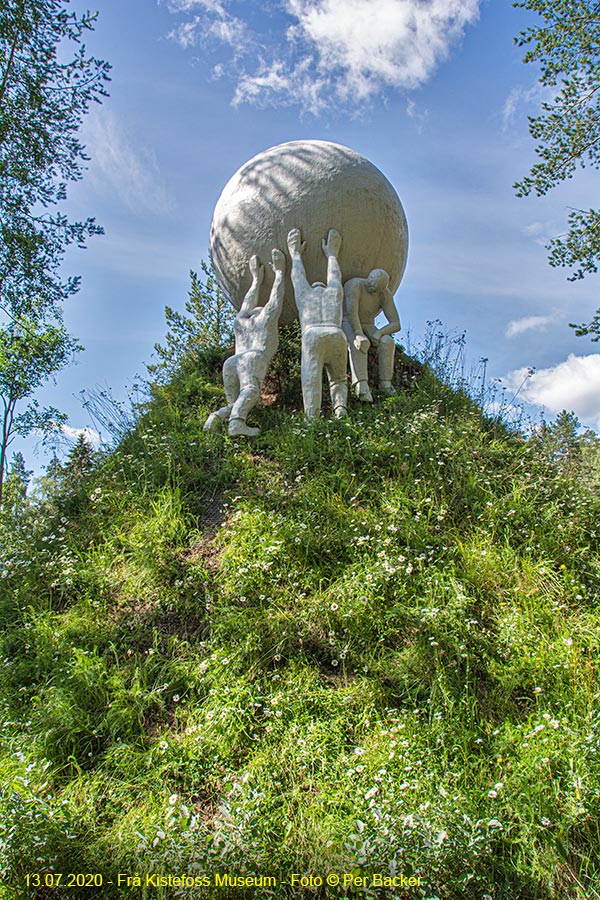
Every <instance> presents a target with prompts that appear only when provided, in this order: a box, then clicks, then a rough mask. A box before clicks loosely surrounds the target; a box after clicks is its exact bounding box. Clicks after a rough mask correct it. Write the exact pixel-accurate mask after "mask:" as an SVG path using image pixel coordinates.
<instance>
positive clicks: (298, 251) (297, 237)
mask: <svg viewBox="0 0 600 900" xmlns="http://www.w3.org/2000/svg"><path fill="white" fill-rule="evenodd" d="M287 245H288V250H289V251H290V256H295V255H298V256H302V254H303V253H304V251H305V250H306V244H305V243H302V236H301V234H300V229H299V228H292V230H291V231H290V232H289V234H288V236H287Z"/></svg>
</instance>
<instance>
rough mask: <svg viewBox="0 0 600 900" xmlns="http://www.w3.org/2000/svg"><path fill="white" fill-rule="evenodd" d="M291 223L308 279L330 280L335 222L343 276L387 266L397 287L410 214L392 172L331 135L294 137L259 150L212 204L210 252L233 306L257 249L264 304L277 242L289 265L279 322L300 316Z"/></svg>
mask: <svg viewBox="0 0 600 900" xmlns="http://www.w3.org/2000/svg"><path fill="white" fill-rule="evenodd" d="M291 228H300V229H301V231H302V239H303V241H305V242H306V250H305V253H304V257H303V261H304V266H305V268H306V274H307V277H308V280H309V281H310V282H311V283H312V282H314V281H322V282H325V281H326V280H327V260H326V258H325V256H324V255H323V251H322V249H321V241H322V239H323V238H324V237H325V236H326V235H327V232H328V231H329V229H330V228H336V229H337V230H338V231H339V233H340V234H341V235H342V249H341V251H340V255H339V262H340V266H341V269H342V278H343V280H344V281H347V280H348V279H349V278H355V277H359V276H360V277H366V276H367V275H368V274H369V272H370V271H371V269H385V270H386V272H387V273H388V274H389V276H390V290H391V291H392V293H394V292H395V291H396V290H397V288H398V285H399V284H400V281H401V279H402V275H403V273H404V268H405V266H406V257H407V252H408V227H407V224H406V216H405V215H404V210H403V208H402V204H401V203H400V200H399V198H398V195H397V194H396V191H395V190H394V188H393V187H392V185H391V184H390V183H389V181H388V180H387V178H385V176H384V175H383V174H382V173H381V172H380V171H379V169H378V168H377V167H376V166H374V165H373V164H372V163H370V162H369V161H368V160H367V159H365V158H364V157H363V156H360V154H358V153H355V152H354V151H353V150H349V149H348V148H347V147H342V146H340V145H339V144H332V143H329V142H327V141H290V142H289V143H287V144H280V145H279V146H277V147H271V149H269V150H265V151H264V152H263V153H259V155H258V156H255V157H254V158H253V159H251V160H249V162H247V163H246V164H245V165H243V166H242V167H241V169H239V170H238V171H237V172H236V174H235V175H234V176H233V178H231V180H230V181H229V182H228V184H227V185H226V186H225V189H224V190H223V193H222V194H221V196H220V198H219V200H218V202H217V205H216V207H215V212H214V215H213V221H212V226H211V233H210V253H211V257H212V262H213V266H214V268H215V271H216V273H217V277H218V279H219V281H220V282H221V285H222V287H223V288H224V290H225V292H226V293H227V295H228V296H229V297H230V299H231V301H232V302H233V304H234V306H235V307H236V309H239V308H240V306H241V304H242V301H243V299H244V295H245V293H246V291H247V290H248V288H249V286H250V280H251V279H250V272H249V269H248V260H249V259H250V257H251V256H252V255H253V254H254V253H256V254H257V255H258V256H259V258H260V261H261V263H263V265H264V266H265V279H264V282H263V285H262V288H261V296H260V303H261V304H264V303H266V301H267V300H268V297H269V292H270V289H271V285H272V283H273V273H272V271H271V268H270V266H269V265H268V263H269V262H270V259H271V250H272V248H273V247H278V248H279V249H280V250H283V251H284V252H285V254H286V257H287V263H288V271H287V274H286V291H285V301H284V308H283V312H282V315H281V320H280V321H281V322H282V323H289V322H292V321H293V320H294V319H296V318H297V311H296V306H295V303H294V294H293V290H292V285H291V281H290V258H289V254H288V250H287V234H288V232H289V231H290V229H291Z"/></svg>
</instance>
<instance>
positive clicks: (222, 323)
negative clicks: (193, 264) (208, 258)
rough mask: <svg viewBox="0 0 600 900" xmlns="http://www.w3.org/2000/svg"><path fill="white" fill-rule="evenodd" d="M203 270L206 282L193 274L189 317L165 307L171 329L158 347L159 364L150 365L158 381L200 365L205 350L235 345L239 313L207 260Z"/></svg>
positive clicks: (187, 304) (149, 368)
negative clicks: (234, 327)
mask: <svg viewBox="0 0 600 900" xmlns="http://www.w3.org/2000/svg"><path fill="white" fill-rule="evenodd" d="M201 268H202V272H203V273H204V276H205V280H204V281H203V280H202V279H201V278H199V277H198V275H197V274H196V272H193V271H190V280H191V285H190V290H189V293H188V299H187V300H186V303H185V312H186V313H187V315H184V314H182V313H180V312H177V310H174V309H172V308H171V307H170V306H167V307H165V318H166V320H167V325H168V329H169V330H168V331H167V334H166V338H165V345H164V346H162V345H161V344H155V345H154V349H155V351H156V356H157V357H158V362H156V363H151V364H150V365H148V366H147V368H148V371H149V372H150V374H151V375H154V376H155V377H156V378H157V380H158V381H166V380H168V379H169V378H170V377H171V376H172V375H173V374H174V373H175V372H176V370H177V369H178V368H179V367H180V365H181V364H182V363H183V362H184V361H185V362H186V365H191V366H198V365H200V364H201V362H202V355H203V353H204V352H205V351H211V350H219V351H223V350H225V349H227V348H228V347H229V346H231V345H232V344H233V339H234V337H233V322H234V318H235V310H234V309H233V306H232V305H231V303H230V302H229V300H228V299H227V297H226V295H225V293H224V291H223V289H222V288H221V287H220V285H219V284H218V282H217V280H216V278H215V274H214V272H213V271H212V269H211V268H210V267H209V266H208V265H207V263H205V262H204V260H203V261H202V262H201Z"/></svg>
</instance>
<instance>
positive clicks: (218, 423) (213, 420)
mask: <svg viewBox="0 0 600 900" xmlns="http://www.w3.org/2000/svg"><path fill="white" fill-rule="evenodd" d="M202 430H203V431H212V433H213V434H221V432H222V431H223V420H222V419H221V417H220V416H219V414H218V413H216V412H214V413H211V414H210V416H209V417H208V419H207V420H206V422H205V423H204V426H203V428H202Z"/></svg>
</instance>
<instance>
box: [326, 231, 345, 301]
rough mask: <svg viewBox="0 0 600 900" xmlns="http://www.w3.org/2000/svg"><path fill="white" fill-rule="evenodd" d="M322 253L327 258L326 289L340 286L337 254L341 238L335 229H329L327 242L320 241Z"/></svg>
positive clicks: (340, 279)
mask: <svg viewBox="0 0 600 900" xmlns="http://www.w3.org/2000/svg"><path fill="white" fill-rule="evenodd" d="M321 246H322V248H323V253H324V254H325V256H326V257H327V287H338V286H339V287H341V286H342V270H341V269H340V264H339V262H338V254H339V252H340V247H341V246H342V236H341V234H340V233H339V231H336V230H335V228H330V229H329V233H328V235H327V240H326V241H325V240H323V241H321Z"/></svg>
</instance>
